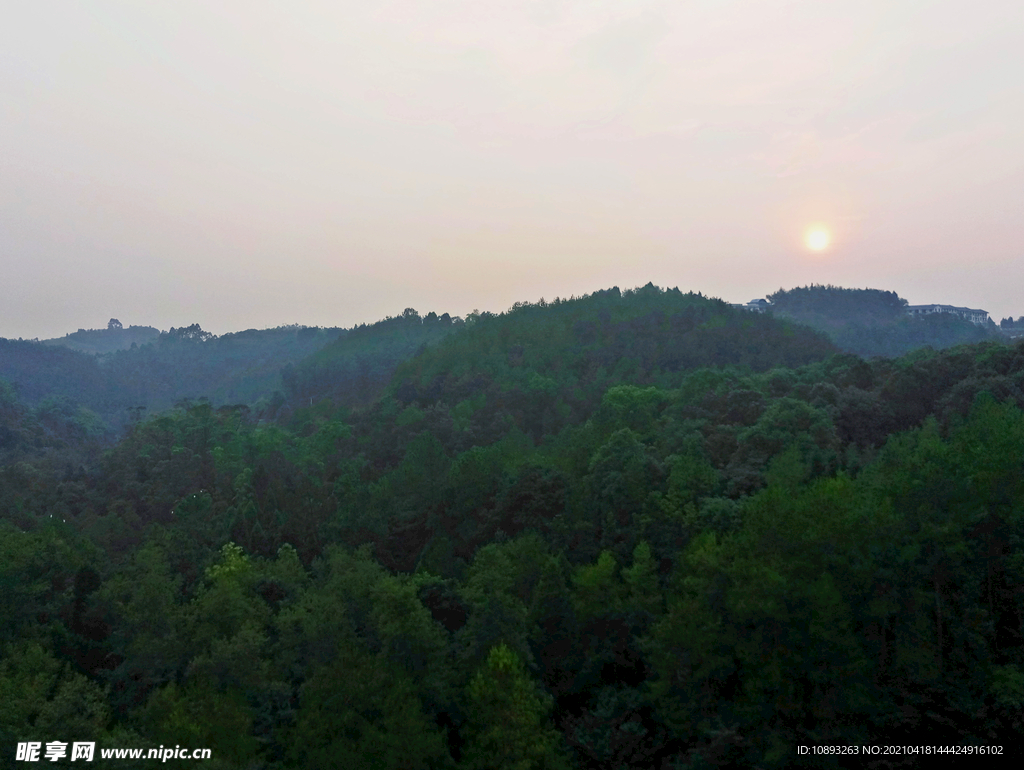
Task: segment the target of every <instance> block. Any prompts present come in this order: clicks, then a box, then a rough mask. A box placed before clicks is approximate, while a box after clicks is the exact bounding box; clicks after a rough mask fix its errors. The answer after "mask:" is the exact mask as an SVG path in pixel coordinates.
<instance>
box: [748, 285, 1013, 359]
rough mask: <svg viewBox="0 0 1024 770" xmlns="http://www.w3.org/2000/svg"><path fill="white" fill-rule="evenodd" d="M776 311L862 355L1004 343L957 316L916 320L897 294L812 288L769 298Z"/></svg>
mask: <svg viewBox="0 0 1024 770" xmlns="http://www.w3.org/2000/svg"><path fill="white" fill-rule="evenodd" d="M768 299H769V301H770V302H771V311H770V312H771V313H772V314H773V315H776V316H778V317H780V318H788V319H790V320H792V321H796V322H798V323H802V324H806V325H807V326H810V327H812V328H814V329H818V330H819V331H822V332H824V333H825V334H827V335H828V336H829V338H830V339H831V340H832V341H833V342H835V343H836V345H838V346H839V347H840V348H842V349H843V350H844V351H846V352H848V353H856V354H857V355H859V356H864V357H873V356H885V357H887V358H895V357H897V356H901V355H903V354H905V353H909V352H910V351H912V350H917V349H919V348H925V347H930V348H933V349H935V350H942V349H944V348H948V347H952V346H954V345H961V344H964V343H971V342H981V341H984V340H993V339H998V336H997V335H998V331H997V328H996V327H995V325H994V324H993V325H991V326H990V327H984V326H979V325H977V324H973V323H971V322H969V321H965V320H963V319H961V318H958V317H956V316H953V315H947V314H932V315H926V316H922V317H919V318H910V317H908V316H907V314H906V312H905V308H906V306H907V301H906V300H905V299H902V298H901V297H900V296H899V295H897V294H896V293H895V292H892V291H881V290H878V289H845V288H842V287H839V286H822V285H811V286H803V287H800V288H796V289H790V290H788V291H786V290H784V289H779V290H778V291H777V292H775V293H774V294H772V295H770V296H769V297H768Z"/></svg>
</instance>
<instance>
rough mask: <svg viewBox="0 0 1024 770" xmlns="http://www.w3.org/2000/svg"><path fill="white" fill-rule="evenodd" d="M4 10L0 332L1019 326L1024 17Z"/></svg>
mask: <svg viewBox="0 0 1024 770" xmlns="http://www.w3.org/2000/svg"><path fill="white" fill-rule="evenodd" d="M4 6H5V7H4V11H3V22H2V24H0V259H2V267H3V273H2V281H0V336H5V337H19V336H21V337H26V338H29V337H36V336H38V337H40V338H44V337H50V336H56V335H63V334H64V333H65V332H67V331H74V330H76V329H77V328H79V327H86V328H92V327H102V326H105V325H106V322H107V319H108V318H110V317H111V316H116V317H117V318H119V319H120V320H121V321H122V322H124V324H125V325H126V326H127V325H128V324H149V325H154V326H157V327H160V328H163V329H166V328H168V327H170V326H181V325H188V324H191V323H200V324H201V325H202V326H203V328H205V329H208V330H210V331H213V332H216V333H223V332H227V331H234V330H240V329H245V328H250V327H257V328H262V327H267V326H276V325H279V324H285V323H304V324H309V325H342V326H350V325H352V324H355V323H360V322H372V321H374V320H377V319H379V318H381V317H383V316H385V315H395V314H398V313H400V312H401V311H402V309H403V308H405V307H410V306H411V307H415V308H416V309H417V310H420V311H421V312H427V311H430V310H435V311H437V312H439V313H441V312H449V313H452V314H458V315H464V314H465V313H467V312H469V311H471V310H473V309H474V308H479V309H481V310H492V311H501V310H504V309H506V308H507V307H508V306H509V305H511V304H512V303H513V302H514V301H517V300H536V299H538V298H540V297H542V296H543V297H545V298H547V299H551V298H553V297H555V296H556V295H560V296H568V295H570V294H574V293H575V294H580V293H584V292H590V291H593V290H595V289H599V288H607V287H609V286H612V285H618V286H620V287H622V288H628V287H633V286H637V285H642V284H645V283H647V282H648V281H653V282H654V283H656V284H658V285H661V286H679V287H680V288H681V289H682V290H683V291H686V290H690V289H692V290H694V291H702V292H704V293H705V294H710V295H712V296H719V297H722V298H724V299H727V300H729V301H736V302H738V301H746V300H749V299H751V298H753V297H760V296H764V295H765V294H768V293H771V292H773V291H775V290H776V289H778V288H780V287H785V288H791V287H793V286H799V285H805V284H808V283H812V282H813V283H834V284H839V285H843V286H850V287H872V288H881V289H891V290H894V291H897V292H898V293H899V294H900V295H901V296H903V297H906V298H907V299H908V300H910V302H911V303H915V304H916V303H924V302H943V303H949V304H956V305H968V306H970V307H980V308H984V309H986V310H988V311H989V312H990V313H991V314H992V315H993V316H994V317H995V319H996V320H997V321H998V320H999V318H1001V317H1003V316H1006V315H1011V314H1012V315H1014V316H1018V315H1024V292H1022V287H1024V85H1022V75H1024V5H1022V4H1021V2H1020V0H1005V1H1004V0H981V1H980V2H975V3H968V2H964V0H959V2H923V1H919V2H904V1H903V0H849V1H848V0H829V2H821V0H775V1H774V2H766V1H765V0H736V1H735V2H725V1H720V2H712V1H710V0H704V1H701V2H685V0H674V1H672V2H654V1H653V0H652V1H651V2H642V1H637V2H629V1H628V0H619V1H618V2H603V1H602V0H580V1H578V2H577V1H576V0H565V1H561V0H539V1H537V2H533V1H532V0H516V1H515V2H504V1H503V0H430V2H383V1H378V2H365V0H364V1H362V2H358V3H352V2H338V1H337V0H332V1H330V2H328V1H327V0H325V1H324V2H312V1H311V0H288V1H287V2H267V1H265V0H244V1H243V0H233V1H231V2H216V0H203V1H202V2H193V1H192V0H174V2H158V1H157V0H145V2H139V0H125V1H124V2H98V1H97V2H89V1H88V0H85V1H83V2H68V0H59V1H57V2H54V1H53V0H31V2H28V1H26V2H8V3H4ZM815 223H821V224H823V225H824V226H826V227H827V228H829V229H830V230H831V233H832V243H831V245H830V246H829V248H827V249H826V250H825V251H824V252H821V253H813V252H811V251H809V250H808V249H807V247H806V246H805V245H804V235H805V232H806V230H807V228H808V227H810V226H811V225H813V224H815Z"/></svg>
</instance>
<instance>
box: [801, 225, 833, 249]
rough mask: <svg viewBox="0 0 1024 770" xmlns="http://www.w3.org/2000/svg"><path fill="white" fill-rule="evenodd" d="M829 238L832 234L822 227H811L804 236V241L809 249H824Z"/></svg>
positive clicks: (830, 238)
mask: <svg viewBox="0 0 1024 770" xmlns="http://www.w3.org/2000/svg"><path fill="white" fill-rule="evenodd" d="M831 240H832V236H831V235H830V234H829V232H828V230H826V229H825V228H824V227H812V228H811V229H810V230H808V231H807V235H805V236H804V243H806V244H807V248H809V249H810V250H811V251H822V250H824V249H825V248H826V247H827V246H828V244H829V242H830V241H831Z"/></svg>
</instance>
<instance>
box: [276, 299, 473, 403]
mask: <svg viewBox="0 0 1024 770" xmlns="http://www.w3.org/2000/svg"><path fill="white" fill-rule="evenodd" d="M461 326H463V321H462V319H460V318H455V319H453V318H451V317H450V316H449V315H448V314H447V313H445V314H444V315H441V316H438V315H437V314H436V313H427V315H426V316H423V317H421V316H420V314H419V313H417V312H416V311H415V310H413V309H412V308H407V309H406V310H405V312H403V313H402V315H400V316H398V317H397V318H390V317H389V318H385V319H384V320H383V321H378V322H377V323H375V324H370V325H362V326H357V327H356V328H354V329H352V330H351V331H349V332H347V333H346V334H343V335H340V336H339V337H338V338H337V339H336V340H334V341H333V342H331V343H329V344H327V345H325V346H324V347H323V348H322V349H321V350H320V351H318V352H316V353H314V354H313V355H311V356H309V357H308V358H306V359H304V360H302V361H301V362H300V363H298V364H296V365H295V366H288V367H286V368H285V370H284V372H283V373H282V375H283V379H284V384H285V387H286V388H287V392H288V395H289V396H290V397H291V398H292V400H293V401H294V402H295V403H297V404H301V403H305V402H307V401H310V400H312V401H319V400H321V399H325V398H327V399H330V400H331V401H333V402H334V403H335V404H338V405H339V406H366V405H368V404H370V403H371V402H372V401H373V400H375V399H376V397H377V396H379V395H380V393H381V391H382V390H383V389H384V386H385V385H387V384H388V382H389V381H390V379H391V375H392V374H393V373H394V371H395V368H396V367H397V366H398V365H399V364H400V363H401V362H403V361H405V360H407V359H409V358H412V357H413V356H414V355H416V354H417V353H419V352H421V351H423V350H426V349H427V348H428V347H429V346H431V345H434V344H435V343H437V342H439V341H440V340H442V339H444V338H445V337H447V336H448V335H449V334H451V333H452V332H454V331H456V330H457V329H459V328H460V327H461Z"/></svg>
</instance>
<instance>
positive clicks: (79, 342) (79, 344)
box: [42, 318, 160, 354]
mask: <svg viewBox="0 0 1024 770" xmlns="http://www.w3.org/2000/svg"><path fill="white" fill-rule="evenodd" d="M159 336H160V330H159V329H157V328H154V327H152V326H129V327H127V328H125V327H124V326H122V324H121V322H120V321H118V320H117V319H116V318H111V319H110V322H109V324H108V325H107V328H106V329H79V330H78V331H77V332H72V333H70V334H65V335H64V336H63V337H55V338H54V339H49V340H43V341H42V342H43V344H44V345H56V346H59V347H66V348H71V349H72V350H79V351H81V352H82V353H93V354H100V353H113V352H114V351H117V350H128V349H130V348H131V347H132V345H135V346H136V347H138V346H140V345H146V344H148V343H150V342H154V341H155V340H156V339H157V337H159Z"/></svg>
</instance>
